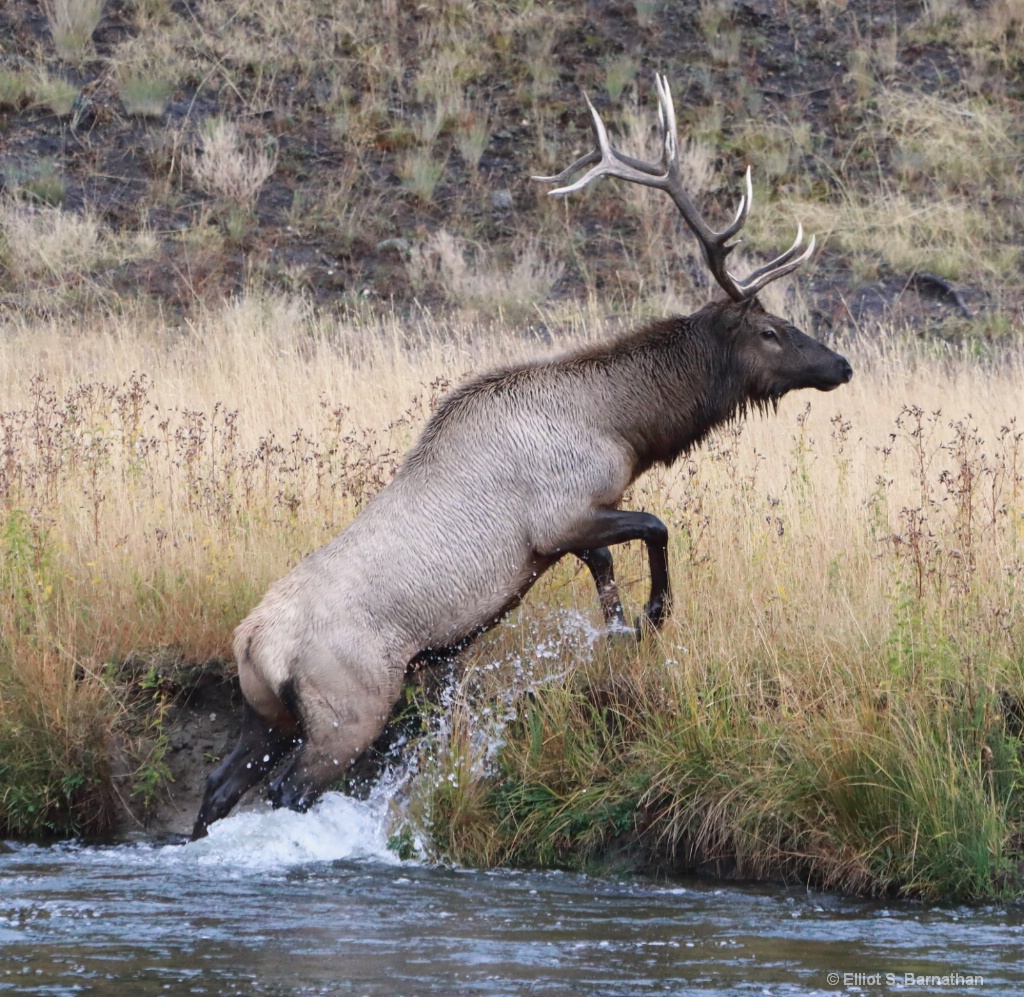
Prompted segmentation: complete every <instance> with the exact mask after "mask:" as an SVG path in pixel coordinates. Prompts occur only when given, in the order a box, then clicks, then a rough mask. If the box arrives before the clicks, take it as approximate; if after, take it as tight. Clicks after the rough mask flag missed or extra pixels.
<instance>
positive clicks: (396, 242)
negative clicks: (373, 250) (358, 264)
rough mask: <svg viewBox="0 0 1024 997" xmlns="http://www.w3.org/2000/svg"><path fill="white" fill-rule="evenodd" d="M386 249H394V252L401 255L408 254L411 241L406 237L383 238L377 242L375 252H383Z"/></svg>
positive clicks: (410, 250) (410, 248) (410, 249)
mask: <svg viewBox="0 0 1024 997" xmlns="http://www.w3.org/2000/svg"><path fill="white" fill-rule="evenodd" d="M386 249H394V250H395V251H396V252H398V253H401V254H402V255H403V256H408V255H409V253H410V252H412V243H411V242H409V240H408V239H401V238H398V239H384V240H382V241H381V242H378V243H377V252H378V253H383V252H384V251H385V250H386Z"/></svg>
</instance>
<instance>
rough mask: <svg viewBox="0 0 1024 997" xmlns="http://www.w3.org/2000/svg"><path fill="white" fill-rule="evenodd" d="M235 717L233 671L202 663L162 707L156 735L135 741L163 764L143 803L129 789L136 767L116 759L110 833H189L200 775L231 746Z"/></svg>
mask: <svg viewBox="0 0 1024 997" xmlns="http://www.w3.org/2000/svg"><path fill="white" fill-rule="evenodd" d="M241 720H242V693H241V690H240V689H239V686H238V679H237V677H236V676H234V675H233V674H231V673H230V672H229V671H228V670H227V669H225V668H224V667H223V666H221V665H209V666H207V667H205V668H204V669H202V671H201V672H200V673H199V674H198V676H197V677H196V679H195V681H194V682H193V683H191V684H190V685H189V686H188V687H187V688H185V689H184V690H182V691H180V692H179V693H178V694H177V695H176V696H175V697H174V699H173V700H172V702H171V704H170V705H169V706H168V707H167V709H166V713H165V714H164V717H163V720H162V723H161V724H160V737H159V739H148V743H147V742H146V741H144V742H143V743H142V745H141V752H140V754H141V755H142V756H143V757H144V756H145V754H146V753H147V752H148V753H149V754H150V757H151V759H154V758H159V761H160V762H161V763H162V764H163V765H165V766H166V774H165V777H164V778H163V779H162V780H161V784H160V785H159V786H158V787H157V789H156V792H155V793H154V794H153V796H152V798H151V799H150V800H149V802H148V805H143V803H142V802H141V801H140V799H139V794H137V793H136V794H134V795H133V792H132V788H133V784H134V783H135V781H136V780H137V778H138V777H137V773H136V772H135V771H129V770H128V766H127V765H122V764H120V763H117V764H116V767H117V768H118V769H121V770H120V771H117V772H116V773H115V777H114V780H113V783H114V795H115V805H116V807H117V817H116V822H115V825H114V828H113V832H112V833H113V836H114V837H116V838H123V837H128V836H133V835H136V834H146V835H147V836H156V837H160V836H164V835H179V834H189V833H191V831H192V824H193V822H194V821H195V818H196V813H197V812H198V810H199V804H200V801H201V800H202V798H203V788H204V783H205V780H206V776H207V775H208V774H209V773H210V772H212V771H213V769H214V768H215V767H216V765H217V764H218V763H219V761H220V760H221V759H222V758H223V757H224V756H225V755H226V754H227V753H228V752H230V751H231V749H232V748H233V747H234V745H235V741H236V740H237V738H238V732H239V729H240V727H241ZM161 751H162V756H161V755H159V752H161ZM255 792H258V790H257V791H255ZM253 798H257V797H255V795H254V797H253Z"/></svg>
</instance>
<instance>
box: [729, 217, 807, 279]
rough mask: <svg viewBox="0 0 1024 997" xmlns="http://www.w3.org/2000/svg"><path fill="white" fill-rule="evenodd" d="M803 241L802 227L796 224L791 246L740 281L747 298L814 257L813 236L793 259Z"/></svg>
mask: <svg viewBox="0 0 1024 997" xmlns="http://www.w3.org/2000/svg"><path fill="white" fill-rule="evenodd" d="M803 241H804V227H803V225H801V224H800V223H799V222H797V226H796V239H794V240H793V245H792V246H790V247H789V249H787V250H786V251H785V252H784V253H782V254H781V255H779V256H776V257H775V259H774V260H772V261H771V263H766V264H765V265H764V266H763V267H759V268H758V269H757V270H755V271H754V272H753V273H752V274H750V276H749V277H747V278H746V279H745V280H742V281H740V282H739V286H740V287H741V288H742V289H743V290H744V291H745V292H746V293H747V295H748V296H749V297H753V296H754V295H755V294H757V292H758V291H760V290H761V288H762V287H764V286H765V284H768V283H770V282H771V281H773V280H777V279H778V278H779V277H785V276H786V274H788V273H792V272H793V271H794V270H796V268H797V267H799V266H802V265H803V264H804V263H806V262H807V261H808V260H809V259H810V258H811V256H813V255H814V247H815V245H816V244H817V240H816V238H815V236H813V235H812V236H811V241H810V242H809V243H807V248H806V249H804V251H803V252H802V253H801V254H800V255H799V256H797V257H796V259H793V257H794V255H795V253H796V252H797V250H798V249H799V248H800V243H802V242H803Z"/></svg>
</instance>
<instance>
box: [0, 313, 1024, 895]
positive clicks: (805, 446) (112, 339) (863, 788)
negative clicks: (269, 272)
mask: <svg viewBox="0 0 1024 997" xmlns="http://www.w3.org/2000/svg"><path fill="white" fill-rule="evenodd" d="M545 318H546V319H547V321H546V327H547V328H548V329H554V330H557V332H556V333H555V336H556V339H557V341H558V344H559V346H565V347H567V346H569V345H570V344H572V343H577V342H582V341H584V340H587V339H589V338H592V337H593V336H595V335H597V336H600V335H602V334H603V332H602V328H601V325H600V322H599V321H598V319H597V317H596V316H595V315H594V314H592V313H590V312H587V311H585V310H584V309H582V308H580V307H578V306H573V307H572V308H571V309H567V310H566V311H565V312H564V313H561V314H553V313H552V314H548V315H546V316H545ZM4 332H5V334H4V337H3V340H2V343H0V385H2V386H3V388H2V390H3V397H4V406H3V411H2V412H0V543H2V544H3V552H4V556H3V559H2V569H0V747H2V748H3V750H2V751H0V758H2V759H3V761H2V762H0V825H2V826H3V827H4V828H5V829H7V830H8V831H16V832H19V833H31V832H36V833H38V832H40V831H43V830H46V829H50V830H57V831H61V832H66V831H68V830H75V829H90V828H93V829H94V828H98V827H101V826H102V825H103V824H104V822H105V821H108V820H109V817H110V778H111V776H110V771H111V758H112V754H113V753H114V747H112V741H114V742H116V741H117V740H118V739H119V738H121V739H122V740H123V739H124V738H126V737H127V738H129V747H130V735H131V730H130V724H131V722H132V720H133V712H132V710H131V708H130V706H131V704H130V703H129V702H127V701H126V693H125V691H124V676H125V675H126V674H130V675H137V674H138V673H139V672H140V671H143V672H145V671H146V670H147V669H150V670H152V669H156V670H157V671H160V670H161V669H168V668H173V667H174V663H175V662H178V663H189V662H203V661H207V660H210V659H222V658H223V659H226V658H227V656H228V654H229V642H230V635H231V631H232V629H233V627H234V625H235V623H237V621H238V620H239V619H240V618H241V616H242V615H244V613H245V612H246V611H247V610H248V609H249V608H250V606H251V605H252V604H253V603H254V602H255V601H256V599H257V598H258V597H259V595H260V594H261V593H262V591H263V590H264V588H265V587H266V586H267V585H268V584H269V582H270V581H271V580H273V579H274V578H276V577H278V576H279V575H281V574H282V573H284V571H286V570H287V568H288V567H289V566H290V565H291V564H292V563H294V561H295V560H296V559H297V558H298V557H300V556H301V555H302V554H303V553H304V552H306V551H308V550H310V549H312V548H313V547H315V546H317V545H318V544H320V543H322V542H323V541H324V540H326V539H327V538H328V537H329V536H331V535H333V534H334V533H336V532H337V531H338V530H340V529H341V528H342V527H343V526H344V525H345V523H347V522H348V521H349V520H350V519H351V518H352V516H353V515H355V514H356V513H357V512H358V510H359V508H361V506H362V505H363V504H364V503H365V502H366V501H367V499H368V498H369V497H370V496H371V495H372V494H374V493H375V492H376V491H377V490H379V489H380V488H381V487H382V486H383V485H384V484H385V483H386V482H387V480H388V479H389V477H390V475H391V474H392V472H393V470H394V468H395V466H396V465H397V462H398V460H399V459H400V455H401V453H402V452H404V450H405V449H407V447H408V446H409V444H410V443H411V441H412V440H413V438H414V437H415V435H416V432H417V430H418V428H419V427H420V425H422V423H423V421H424V420H425V419H426V418H427V416H428V414H429V411H430V409H431V406H432V404H433V402H434V401H435V400H436V398H437V397H438V395H439V394H440V393H442V392H443V391H444V390H445V389H446V388H447V386H448V385H449V384H451V383H453V382H455V381H457V380H459V379H460V378H461V377H463V376H464V375H465V374H466V373H468V372H469V371H472V370H478V369H480V368H482V367H485V366H487V365H488V364H493V363H499V362H503V361H505V360H507V359H509V358H510V357H516V356H518V357H528V356H535V355H537V354H538V353H540V352H542V351H543V350H544V349H545V348H543V347H541V346H540V345H539V344H538V343H537V342H535V341H534V340H533V338H532V337H531V336H530V334H529V333H528V332H527V333H525V334H524V332H523V331H522V328H508V327H504V326H501V325H500V324H493V325H491V326H489V327H487V328H486V329H485V328H481V327H473V326H459V325H456V324H451V323H447V322H444V321H441V320H439V319H437V318H435V317H432V316H430V315H429V314H427V313H424V314H422V315H421V316H420V317H419V318H418V319H416V320H411V319H408V318H405V319H401V320H400V319H399V318H398V317H397V316H383V317H381V316H380V315H369V314H360V313H356V312H353V313H350V314H347V315H342V316H327V315H324V314H321V313H317V312H315V311H313V310H312V309H311V308H309V307H308V306H307V305H306V304H305V303H304V302H302V301H301V300H298V299H281V298H262V297H260V296H258V295H255V294H252V295H249V296H247V297H244V298H241V299H239V300H237V301H235V302H233V303H230V304H227V305H224V306H222V307H220V308H218V309H215V310H209V311H207V312H205V313H203V314H202V315H201V316H200V318H198V319H197V320H196V321H195V323H193V324H190V325H185V326H180V327H169V326H166V325H162V324H160V323H156V322H154V321H153V320H152V318H151V317H146V316H143V315H133V314H127V313H121V314H120V315H110V316H108V317H107V318H106V320H105V321H104V322H103V323H102V325H98V324H95V323H92V324H86V323H85V322H84V321H83V323H82V325H80V326H78V327H75V326H74V325H70V326H69V324H68V323H67V322H66V321H63V320H62V322H61V326H60V327H59V328H58V327H57V326H56V324H52V325H51V324H47V322H46V321H45V320H43V319H38V318H36V319H30V318H22V319H17V318H14V317H11V318H9V319H8V321H7V326H6V328H5V330H4ZM846 348H847V352H848V353H849V355H850V356H851V359H852V361H853V363H854V366H855V370H856V377H855V379H854V381H853V382H852V383H851V384H850V385H848V386H846V387H844V388H843V389H841V390H839V391H837V392H835V393H832V394H829V395H817V394H810V393H805V394H801V395H796V396H793V397H791V398H787V399H786V400H785V401H784V402H783V403H782V406H781V409H780V412H779V413H778V415H777V416H775V417H772V418H764V419H761V418H755V419H752V420H750V421H748V422H747V423H744V424H740V425H736V426H733V427H730V428H728V429H727V430H726V431H724V432H722V433H719V434H718V435H717V436H716V437H715V438H714V439H713V440H712V441H711V442H710V443H709V445H707V446H706V447H704V448H703V449H702V450H700V451H698V452H696V453H694V454H692V455H690V456H689V457H688V458H686V459H684V460H681V461H680V462H678V463H677V464H676V465H675V466H674V467H672V468H670V469H663V470H657V471H654V472H652V473H650V474H648V475H647V476H646V477H645V478H644V479H642V480H641V481H640V482H638V484H637V485H636V486H635V487H634V489H633V493H632V494H631V495H630V496H628V497H627V504H628V505H630V506H631V507H634V508H645V509H648V510H650V511H652V512H654V513H656V514H657V515H659V516H661V517H662V518H663V519H664V520H665V521H666V522H667V523H668V524H669V527H670V532H671V535H672V544H673V549H672V552H671V557H672V566H673V576H674V583H675V605H674V609H673V613H672V616H671V618H670V620H669V621H668V623H667V625H666V627H665V629H664V631H663V632H662V633H661V634H660V635H659V636H658V637H657V638H655V639H652V640H651V641H650V642H649V643H647V644H646V645H644V646H643V647H641V648H640V649H637V648H635V647H634V646H633V645H632V644H630V642H628V641H621V642H620V641H611V642H608V641H606V640H605V639H604V638H603V637H595V636H594V633H595V630H594V628H595V627H596V624H597V622H598V620H599V612H598V610H597V605H596V600H595V599H594V598H593V592H592V586H591V583H590V581H589V578H584V577H582V576H580V575H579V573H578V572H576V571H575V569H574V568H573V567H572V566H570V565H568V564H567V565H565V566H563V567H561V568H559V569H558V570H556V571H555V572H553V573H551V575H550V576H547V577H545V579H543V580H542V581H541V582H540V583H539V585H538V587H537V588H536V589H535V590H534V593H533V594H532V595H531V597H530V598H529V599H528V601H527V605H526V606H525V607H524V608H523V609H522V610H521V611H520V613H519V614H518V616H517V617H515V618H514V619H512V620H511V621H509V622H508V623H507V624H505V625H503V626H502V627H500V628H498V630H496V631H495V632H494V633H493V634H492V635H490V636H488V637H487V638H485V639H483V640H482V641H480V642H479V643H478V644H477V645H476V646H475V647H474V648H473V649H471V651H470V652H468V653H467V654H466V656H465V658H464V662H463V682H462V686H461V687H460V690H459V696H458V697H457V700H458V701H457V702H456V705H455V706H454V708H453V710H452V712H451V721H450V725H449V726H448V727H447V728H446V730H447V733H446V734H445V735H444V736H443V737H441V736H439V737H438V738H437V739H435V740H433V741H431V742H430V743H429V744H428V745H427V746H426V749H425V750H426V751H427V753H428V757H429V765H428V770H429V771H428V773H427V774H426V775H425V776H423V777H422V778H421V779H420V780H419V782H418V784H417V787H418V788H417V789H416V791H415V792H414V806H413V817H411V818H410V819H412V820H414V821H417V822H418V823H419V825H420V827H421V828H423V829H425V830H426V832H427V840H429V841H430V842H431V846H430V847H431V848H432V849H433V850H435V851H436V852H437V853H438V854H444V855H446V856H447V857H449V858H453V859H455V860H456V861H460V862H469V863H476V862H480V863H495V862H501V863H528V864H534V863H536V864H552V863H553V864H559V865H585V864H587V863H589V862H595V861H603V860H607V859H608V858H609V856H610V855H613V854H618V855H619V857H620V858H621V859H622V861H628V862H629V863H631V864H634V865H635V864H643V863H654V864H661V865H665V864H668V865H670V866H671V867H673V868H694V867H702V868H703V867H712V868H717V869H719V870H723V871H724V870H733V871H735V872H737V873H739V874H741V875H756V876H776V875H788V876H793V877H799V878H802V879H806V880H810V881H814V882H818V883H821V884H822V885H826V886H831V887H838V888H843V889H851V890H858V891H867V892H881V891H887V890H894V889H896V890H904V891H907V892H912V893H919V894H926V895H955V896H982V895H986V894H988V893H991V892H993V891H995V890H998V889H1017V888H1018V885H1019V880H1018V876H1017V867H1018V863H1019V860H1020V856H1019V851H1020V844H1019V842H1020V837H1019V830H1020V824H1021V803H1020V798H1021V794H1020V785H1021V778H1020V736H1021V727H1022V725H1024V707H1022V705H1021V704H1022V703H1024V679H1022V673H1024V623H1022V620H1024V617H1022V607H1021V596H1020V581H1021V576H1022V574H1024V437H1022V427H1020V426H1019V425H1018V424H1017V423H1016V422H1015V417H1016V407H1017V404H1018V399H1019V384H1020V381H1021V375H1022V358H1021V357H1020V356H1019V355H1016V354H1006V355H1003V356H1002V357H1000V358H989V359H987V360H982V359H978V358H976V357H975V358H972V357H970V356H966V355H965V356H957V355H954V354H952V353H950V352H949V351H946V352H943V353H942V354H936V353H932V354H929V353H928V351H927V349H926V348H925V347H922V346H921V345H920V344H919V343H915V342H914V341H911V342H910V345H906V344H905V343H904V344H903V345H901V343H900V342H897V341H896V340H895V339H892V340H885V341H880V342H875V343H874V344H873V345H869V344H867V343H860V344H846ZM616 558H617V562H618V574H619V577H620V579H621V581H622V587H623V591H624V594H625V598H626V600H627V602H628V603H629V605H630V606H632V607H633V608H634V609H637V608H638V607H639V605H640V604H641V603H642V601H643V597H644V594H645V593H644V591H643V589H644V587H645V585H646V581H645V577H644V570H643V568H642V557H641V552H640V551H638V550H632V549H620V550H617V551H616ZM567 612H569V615H566V614H567ZM580 617H582V618H583V619H585V620H587V621H589V623H588V624H587V627H583V628H581V627H580V626H572V627H569V626H568V624H567V622H566V621H571V620H575V619H578V618H580ZM587 635H589V636H587Z"/></svg>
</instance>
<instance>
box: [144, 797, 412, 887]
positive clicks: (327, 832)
mask: <svg viewBox="0 0 1024 997" xmlns="http://www.w3.org/2000/svg"><path fill="white" fill-rule="evenodd" d="M388 803H389V800H388V797H387V794H386V793H385V792H384V790H383V788H381V790H380V791H375V792H374V793H373V794H371V796H370V798H369V799H366V800H355V799H352V798H351V797H349V796H345V795H344V794H342V793H325V794H324V796H323V798H322V799H321V800H320V801H319V802H318V803H317V804H316V805H315V806H314V807H313V808H312V809H311V810H310V811H309V812H308V813H305V814H300V813H295V812H294V811H292V810H272V809H270V808H269V806H260V807H258V808H255V809H253V810H248V811H242V812H239V813H235V814H232V815H231V816H229V817H226V818H224V819H223V820H219V821H217V822H216V823H214V824H213V825H211V827H210V834H209V836H208V837H206V838H203V839H201V840H200V841H193V842H190V843H189V844H187V845H185V846H184V847H181V846H171V845H169V846H165V848H163V849H161V854H163V853H165V852H168V851H169V852H172V853H173V855H169V856H168V857H170V858H172V859H174V860H179V861H194V862H196V863H198V864H200V865H216V866H224V867H229V868H235V869H239V870H249V871H263V870H273V869H282V868H289V867H292V866H298V865H304V864H306V863H309V862H336V861H339V860H343V859H347V860H356V859H370V860H374V861H377V862H387V863H397V862H398V858H397V857H396V856H395V854H394V853H393V852H391V851H390V850H389V849H388V845H387V842H388V828H389V825H390V815H389V807H388Z"/></svg>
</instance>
